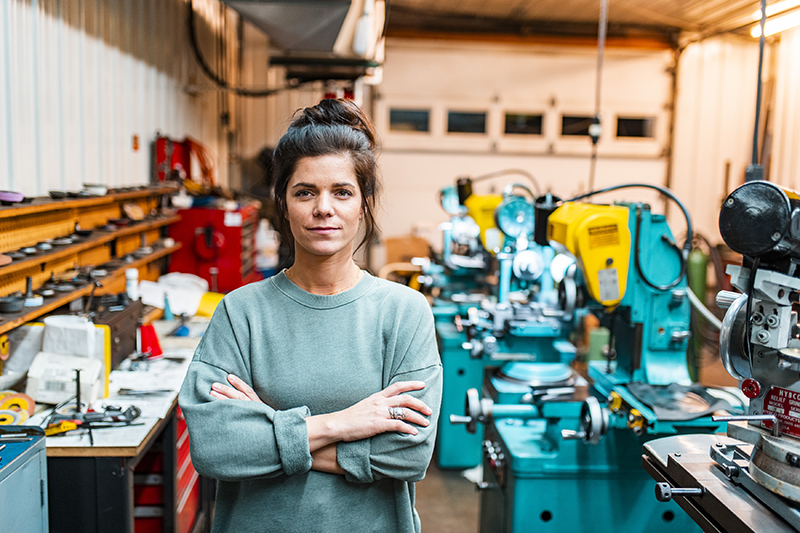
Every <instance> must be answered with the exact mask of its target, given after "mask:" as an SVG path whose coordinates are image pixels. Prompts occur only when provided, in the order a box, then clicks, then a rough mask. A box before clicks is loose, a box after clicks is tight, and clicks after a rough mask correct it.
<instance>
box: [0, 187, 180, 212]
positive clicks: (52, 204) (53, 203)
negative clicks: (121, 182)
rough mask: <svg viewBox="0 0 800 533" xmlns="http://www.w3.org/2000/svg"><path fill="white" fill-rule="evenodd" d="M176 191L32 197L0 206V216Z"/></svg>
mask: <svg viewBox="0 0 800 533" xmlns="http://www.w3.org/2000/svg"><path fill="white" fill-rule="evenodd" d="M174 192H178V189H177V188H176V187H149V188H146V189H138V190H134V191H126V192H118V193H111V194H107V195H105V196H91V197H88V198H65V199H63V200H53V199H52V198H48V197H46V196H45V197H38V198H34V199H33V201H32V202H31V203H29V204H21V203H18V204H14V205H8V206H0V218H11V217H18V216H22V215H31V214H35V213H44V212H47V211H57V210H64V209H75V208H81V207H91V206H93V205H102V204H110V203H113V202H115V201H119V200H133V199H135V198H146V197H148V196H158V195H161V194H171V193H174Z"/></svg>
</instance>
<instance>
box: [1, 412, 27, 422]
mask: <svg viewBox="0 0 800 533" xmlns="http://www.w3.org/2000/svg"><path fill="white" fill-rule="evenodd" d="M21 420H22V416H20V414H19V413H18V412H16V411H2V410H0V426H18V425H19V424H21V423H22V422H21Z"/></svg>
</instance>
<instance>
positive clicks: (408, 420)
mask: <svg viewBox="0 0 800 533" xmlns="http://www.w3.org/2000/svg"><path fill="white" fill-rule="evenodd" d="M390 409H395V410H396V409H402V410H403V411H402V413H403V418H396V420H398V421H400V422H404V423H405V424H406V425H408V424H416V425H418V426H422V427H428V426H429V425H431V423H430V420H428V419H427V418H425V417H424V416H422V415H421V414H419V413H418V412H416V411H414V410H413V409H409V408H406V407H390ZM389 417H390V418H391V412H390V414H389Z"/></svg>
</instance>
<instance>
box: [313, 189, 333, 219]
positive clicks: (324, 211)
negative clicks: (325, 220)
mask: <svg viewBox="0 0 800 533" xmlns="http://www.w3.org/2000/svg"><path fill="white" fill-rule="evenodd" d="M332 214H333V203H332V202H331V199H330V197H328V195H327V194H320V195H319V196H318V197H317V202H316V204H315V206H314V215H316V216H323V217H326V216H330V215H332Z"/></svg>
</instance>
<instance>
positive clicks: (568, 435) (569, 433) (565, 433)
mask: <svg viewBox="0 0 800 533" xmlns="http://www.w3.org/2000/svg"><path fill="white" fill-rule="evenodd" d="M561 438H562V439H564V440H583V439H584V438H586V432H585V431H574V430H572V429H562V430H561Z"/></svg>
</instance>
